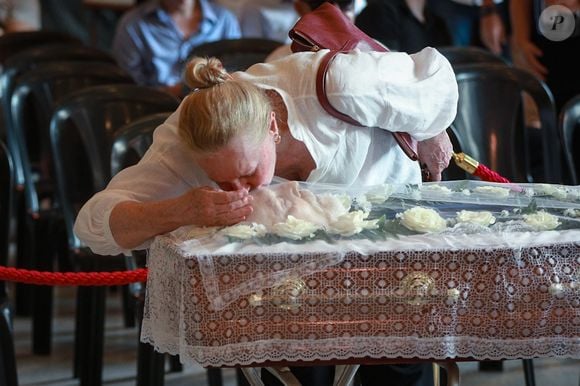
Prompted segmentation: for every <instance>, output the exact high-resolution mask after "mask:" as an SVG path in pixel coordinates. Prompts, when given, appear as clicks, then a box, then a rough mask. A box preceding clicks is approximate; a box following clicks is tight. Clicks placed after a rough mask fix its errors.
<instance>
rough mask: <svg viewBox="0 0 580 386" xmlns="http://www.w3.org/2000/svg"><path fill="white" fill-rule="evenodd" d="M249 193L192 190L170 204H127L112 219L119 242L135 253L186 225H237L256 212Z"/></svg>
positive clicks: (124, 203) (120, 207)
mask: <svg viewBox="0 0 580 386" xmlns="http://www.w3.org/2000/svg"><path fill="white" fill-rule="evenodd" d="M250 202H251V196H250V195H249V194H248V192H247V191H246V190H239V191H233V192H224V191H220V190H216V189H212V188H196V189H191V190H189V191H188V192H186V193H185V194H183V195H181V196H179V197H176V198H173V199H168V200H162V201H152V202H135V201H124V202H121V203H119V204H117V205H116V206H115V207H114V208H113V210H112V212H111V215H110V217H109V226H110V229H111V234H112V236H113V238H114V239H115V242H116V243H117V244H118V245H119V246H120V247H121V248H123V249H135V248H137V247H139V246H140V245H142V244H143V243H144V242H145V241H147V240H150V239H152V238H153V237H155V236H157V235H161V234H164V233H167V232H171V231H173V230H175V229H177V228H179V227H181V226H184V225H198V226H218V225H221V226H223V225H233V224H236V223H238V222H240V221H243V220H245V219H246V217H247V216H248V215H249V214H250V213H251V212H252V208H251V206H250V205H249V203H250Z"/></svg>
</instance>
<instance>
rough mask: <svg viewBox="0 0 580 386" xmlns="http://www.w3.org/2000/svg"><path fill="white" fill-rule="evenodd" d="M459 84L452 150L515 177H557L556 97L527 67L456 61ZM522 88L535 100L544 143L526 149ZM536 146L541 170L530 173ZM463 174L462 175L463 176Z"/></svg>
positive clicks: (543, 179)
mask: <svg viewBox="0 0 580 386" xmlns="http://www.w3.org/2000/svg"><path fill="white" fill-rule="evenodd" d="M454 70H455V75H456V79H457V83H458V86H459V105H458V111H457V116H456V118H455V120H454V122H453V124H452V126H451V128H450V129H451V132H452V137H454V138H455V144H454V145H455V150H456V151H463V152H465V153H467V154H469V155H471V156H472V157H473V158H475V159H476V160H478V161H479V162H482V163H483V164H485V165H487V166H488V167H490V168H491V169H492V170H495V171H496V172H498V173H499V174H501V175H502V176H504V177H506V178H507V179H509V180H511V181H514V182H548V183H560V182H561V170H560V156H559V154H560V143H559V140H558V138H559V135H558V131H557V122H556V112H555V107H554V98H553V96H552V93H551V91H550V90H549V89H548V87H547V86H546V84H545V83H544V82H542V81H541V80H539V79H537V78H535V77H534V76H533V75H531V74H530V73H528V72H526V71H524V70H521V69H518V68H514V67H510V66H506V65H502V64H499V65H498V64H488V63H479V64H465V65H459V66H456V67H454ZM522 93H527V94H528V95H530V96H531V97H532V99H533V101H534V103H535V104H536V106H537V108H538V111H539V116H540V122H541V127H542V128H541V130H540V132H541V136H542V148H541V149H530V146H529V145H528V141H529V134H530V133H529V130H531V129H526V128H525V127H524V123H523V112H522ZM532 151H533V152H539V153H540V155H541V160H542V163H543V164H542V168H541V175H539V176H536V177H534V176H533V174H532V169H531V165H530V159H531V155H532V154H531V152H532ZM463 178H465V177H463Z"/></svg>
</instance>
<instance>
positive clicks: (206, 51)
mask: <svg viewBox="0 0 580 386" xmlns="http://www.w3.org/2000/svg"><path fill="white" fill-rule="evenodd" d="M280 45H282V43H281V42H279V41H277V40H270V39H263V38H240V39H224V40H218V41H215V42H208V43H204V44H201V45H199V46H197V47H195V48H193V49H192V50H191V51H190V52H189V55H188V56H189V57H193V56H201V57H212V56H214V57H216V58H218V59H220V60H221V62H222V64H223V66H224V68H225V69H226V70H228V71H229V72H234V71H243V70H245V69H247V68H248V67H250V66H251V65H253V64H256V63H261V62H263V61H264V60H265V59H266V57H267V56H268V55H269V54H270V53H272V51H274V50H275V49H276V48H278V47H280Z"/></svg>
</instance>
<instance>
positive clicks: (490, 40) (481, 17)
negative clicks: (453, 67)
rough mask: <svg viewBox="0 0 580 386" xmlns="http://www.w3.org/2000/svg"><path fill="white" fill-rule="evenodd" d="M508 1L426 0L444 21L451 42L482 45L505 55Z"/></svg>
mask: <svg viewBox="0 0 580 386" xmlns="http://www.w3.org/2000/svg"><path fill="white" fill-rule="evenodd" d="M508 1H509V0H429V6H430V7H431V9H432V10H433V12H434V13H436V14H437V15H439V17H440V18H441V19H443V20H444V21H445V23H446V24H447V29H448V30H449V32H450V33H451V38H452V39H453V45H455V46H478V47H483V48H487V49H488V50H490V51H491V52H493V53H494V54H496V55H502V56H504V57H506V58H507V57H509V49H508V45H507V36H509V32H510V27H509V8H508V5H507V2H508ZM518 1H519V0H514V2H518Z"/></svg>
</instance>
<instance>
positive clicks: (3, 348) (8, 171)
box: [0, 142, 18, 386]
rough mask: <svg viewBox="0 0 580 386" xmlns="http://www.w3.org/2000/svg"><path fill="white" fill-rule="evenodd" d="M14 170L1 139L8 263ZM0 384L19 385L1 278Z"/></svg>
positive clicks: (0, 210)
mask: <svg viewBox="0 0 580 386" xmlns="http://www.w3.org/2000/svg"><path fill="white" fill-rule="evenodd" d="M13 176H14V173H13V168H12V161H11V158H10V153H9V152H8V149H7V148H6V146H5V145H4V143H3V142H0V265H2V266H6V265H7V263H8V250H9V248H8V242H9V236H10V234H9V233H10V220H11V218H12V213H13V211H12V193H13V191H14V190H13V189H14V186H13V182H14V178H13ZM0 384H1V385H6V386H17V385H18V374H17V371H16V356H15V353H14V339H13V335H12V307H11V306H10V303H9V301H8V295H7V293H6V285H5V283H4V281H2V280H0Z"/></svg>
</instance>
